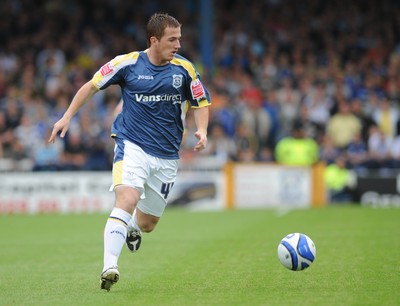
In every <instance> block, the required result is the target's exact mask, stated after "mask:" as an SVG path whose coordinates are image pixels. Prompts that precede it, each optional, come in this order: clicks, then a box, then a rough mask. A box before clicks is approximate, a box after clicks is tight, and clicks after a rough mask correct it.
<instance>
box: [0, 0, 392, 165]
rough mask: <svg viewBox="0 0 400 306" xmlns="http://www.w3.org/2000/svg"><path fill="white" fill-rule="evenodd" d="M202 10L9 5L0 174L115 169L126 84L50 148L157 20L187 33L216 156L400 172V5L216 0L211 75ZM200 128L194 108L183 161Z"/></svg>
mask: <svg viewBox="0 0 400 306" xmlns="http://www.w3.org/2000/svg"><path fill="white" fill-rule="evenodd" d="M199 2H200V1H195V0H188V1H177V0H175V1H174V0H170V1H161V0H160V1H145V0H142V1H123V0H96V1H95V0H86V1H78V0H75V1H57V0H55V1H42V0H3V1H1V3H0V42H1V44H0V171H32V170H33V171H41V170H50V171H52V170H92V171H96V170H110V169H111V163H112V153H113V142H112V140H111V139H110V136H109V135H110V126H111V123H112V121H113V118H114V115H115V107H116V106H117V104H118V102H119V100H120V92H119V88H118V87H116V86H115V87H111V88H109V89H107V90H106V91H102V92H99V93H98V94H97V95H95V96H94V98H93V99H92V101H90V102H89V103H87V104H86V105H85V106H84V108H83V109H82V110H81V111H80V112H79V113H78V115H77V116H76V117H75V118H74V120H73V122H72V124H71V127H70V130H69V132H68V134H67V136H66V137H65V138H64V139H57V141H56V143H55V144H51V145H49V144H48V142H47V140H48V138H49V133H50V131H51V128H52V126H53V124H54V123H55V122H56V121H57V120H58V119H59V118H60V117H61V116H62V114H63V113H64V111H65V110H66V108H67V106H68V104H69V103H70V101H71V99H72V97H73V96H74V94H75V93H76V91H77V90H78V89H79V88H80V86H81V85H83V84H84V83H85V82H86V81H88V80H89V79H90V78H91V77H92V76H93V74H94V73H95V72H96V71H97V69H99V68H100V67H101V66H102V65H103V64H104V63H106V62H107V61H109V60H110V59H112V58H113V57H115V56H116V55H119V54H124V53H128V52H131V51H135V50H143V49H145V48H146V35H145V26H146V23H147V20H148V18H149V16H150V15H152V14H153V13H154V12H157V11H163V12H168V13H170V14H171V15H173V16H175V17H177V18H178V20H179V21H180V22H181V23H182V24H183V27H182V34H183V40H182V49H181V52H180V53H181V54H182V55H183V56H185V57H187V58H188V59H189V60H191V61H192V62H194V63H195V65H196V67H197V69H198V70H199V72H200V73H201V74H202V76H203V81H204V82H205V84H206V86H207V87H208V89H209V91H210V93H211V96H212V103H213V105H212V107H211V118H210V119H211V121H210V127H209V146H208V148H207V150H206V151H205V152H202V153H201V154H200V155H201V156H203V157H204V158H209V159H210V158H212V159H213V160H214V161H217V163H219V164H220V165H222V164H223V163H225V162H226V161H228V160H233V161H239V162H249V161H264V162H279V163H283V164H302V165H311V164H314V163H316V162H319V161H322V162H325V163H326V164H327V165H330V164H335V165H337V166H339V167H342V168H346V169H352V170H354V171H359V172H362V171H368V170H370V169H375V170H385V169H396V168H400V167H399V166H400V124H399V116H400V115H399V103H400V101H399V99H400V74H399V72H400V2H399V1H397V0H365V1H361V0H359V1H357V0H332V1H324V0H303V1H294V0H246V1H238V0H237V1H234V0H215V1H213V2H212V6H213V14H212V21H213V23H212V35H213V37H212V41H213V54H212V55H213V65H212V67H205V66H204V65H202V60H201V54H200V47H201V41H200V36H199V35H200V33H199V24H200V22H202V20H201V18H200V15H199ZM193 132H194V123H193V118H192V116H191V113H190V112H189V114H188V119H187V132H186V134H185V139H184V143H183V147H182V152H181V156H182V160H183V161H189V162H190V161H191V160H192V159H193V158H194V155H195V154H194V153H193V144H194V142H195V141H196V139H194V136H193ZM196 154H197V155H198V153H196Z"/></svg>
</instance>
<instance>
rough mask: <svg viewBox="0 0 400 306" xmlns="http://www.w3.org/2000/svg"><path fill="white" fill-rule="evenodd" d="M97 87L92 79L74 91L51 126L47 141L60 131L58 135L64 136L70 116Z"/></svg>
mask: <svg viewBox="0 0 400 306" xmlns="http://www.w3.org/2000/svg"><path fill="white" fill-rule="evenodd" d="M98 90H99V89H98V88H97V87H96V86H94V84H93V82H92V80H90V81H89V82H87V83H86V84H84V85H83V86H82V87H81V88H80V89H79V90H78V92H77V93H76V95H75V97H74V98H73V99H72V102H71V104H70V105H69V107H68V109H67V110H66V112H65V113H64V115H63V116H62V118H61V119H60V120H58V121H57V122H56V123H55V124H54V127H53V131H52V132H51V135H50V138H49V142H52V143H54V141H55V139H56V136H57V133H58V132H60V131H61V133H60V137H61V138H64V136H65V133H66V132H67V131H68V128H69V123H70V121H71V119H72V117H73V116H74V115H75V114H76V113H77V112H78V110H79V109H80V108H81V107H82V106H83V105H84V104H85V103H86V101H88V100H89V99H90V98H91V97H92V96H93V95H94V94H95V93H96V92H97V91H98Z"/></svg>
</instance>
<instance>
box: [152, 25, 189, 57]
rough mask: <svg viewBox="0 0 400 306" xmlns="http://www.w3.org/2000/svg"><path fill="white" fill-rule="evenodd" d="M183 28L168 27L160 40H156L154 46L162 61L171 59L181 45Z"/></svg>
mask: <svg viewBox="0 0 400 306" xmlns="http://www.w3.org/2000/svg"><path fill="white" fill-rule="evenodd" d="M181 36H182V35H181V28H180V27H178V28H170V27H167V28H165V30H164V35H163V36H162V37H161V39H160V40H157V39H156V40H155V44H154V47H155V49H156V50H157V53H158V55H159V58H160V60H161V61H162V62H169V61H171V60H172V59H173V58H174V56H175V54H176V53H177V52H178V50H179V49H180V47H181V42H180V40H181Z"/></svg>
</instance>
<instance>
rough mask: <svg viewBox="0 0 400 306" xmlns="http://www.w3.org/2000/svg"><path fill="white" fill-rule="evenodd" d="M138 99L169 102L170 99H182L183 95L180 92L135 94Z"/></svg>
mask: <svg viewBox="0 0 400 306" xmlns="http://www.w3.org/2000/svg"><path fill="white" fill-rule="evenodd" d="M135 98H136V101H138V102H168V101H174V102H176V101H182V97H181V95H180V94H178V95H168V94H164V95H150V96H146V95H139V94H135Z"/></svg>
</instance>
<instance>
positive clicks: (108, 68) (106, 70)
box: [100, 62, 114, 76]
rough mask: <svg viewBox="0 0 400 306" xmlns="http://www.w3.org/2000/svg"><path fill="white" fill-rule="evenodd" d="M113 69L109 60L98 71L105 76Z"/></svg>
mask: <svg viewBox="0 0 400 306" xmlns="http://www.w3.org/2000/svg"><path fill="white" fill-rule="evenodd" d="M113 70H114V65H113V64H112V63H111V62H108V63H107V64H105V65H103V67H101V68H100V73H101V75H102V76H105V75H107V74H109V73H111V72H112V71H113Z"/></svg>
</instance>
